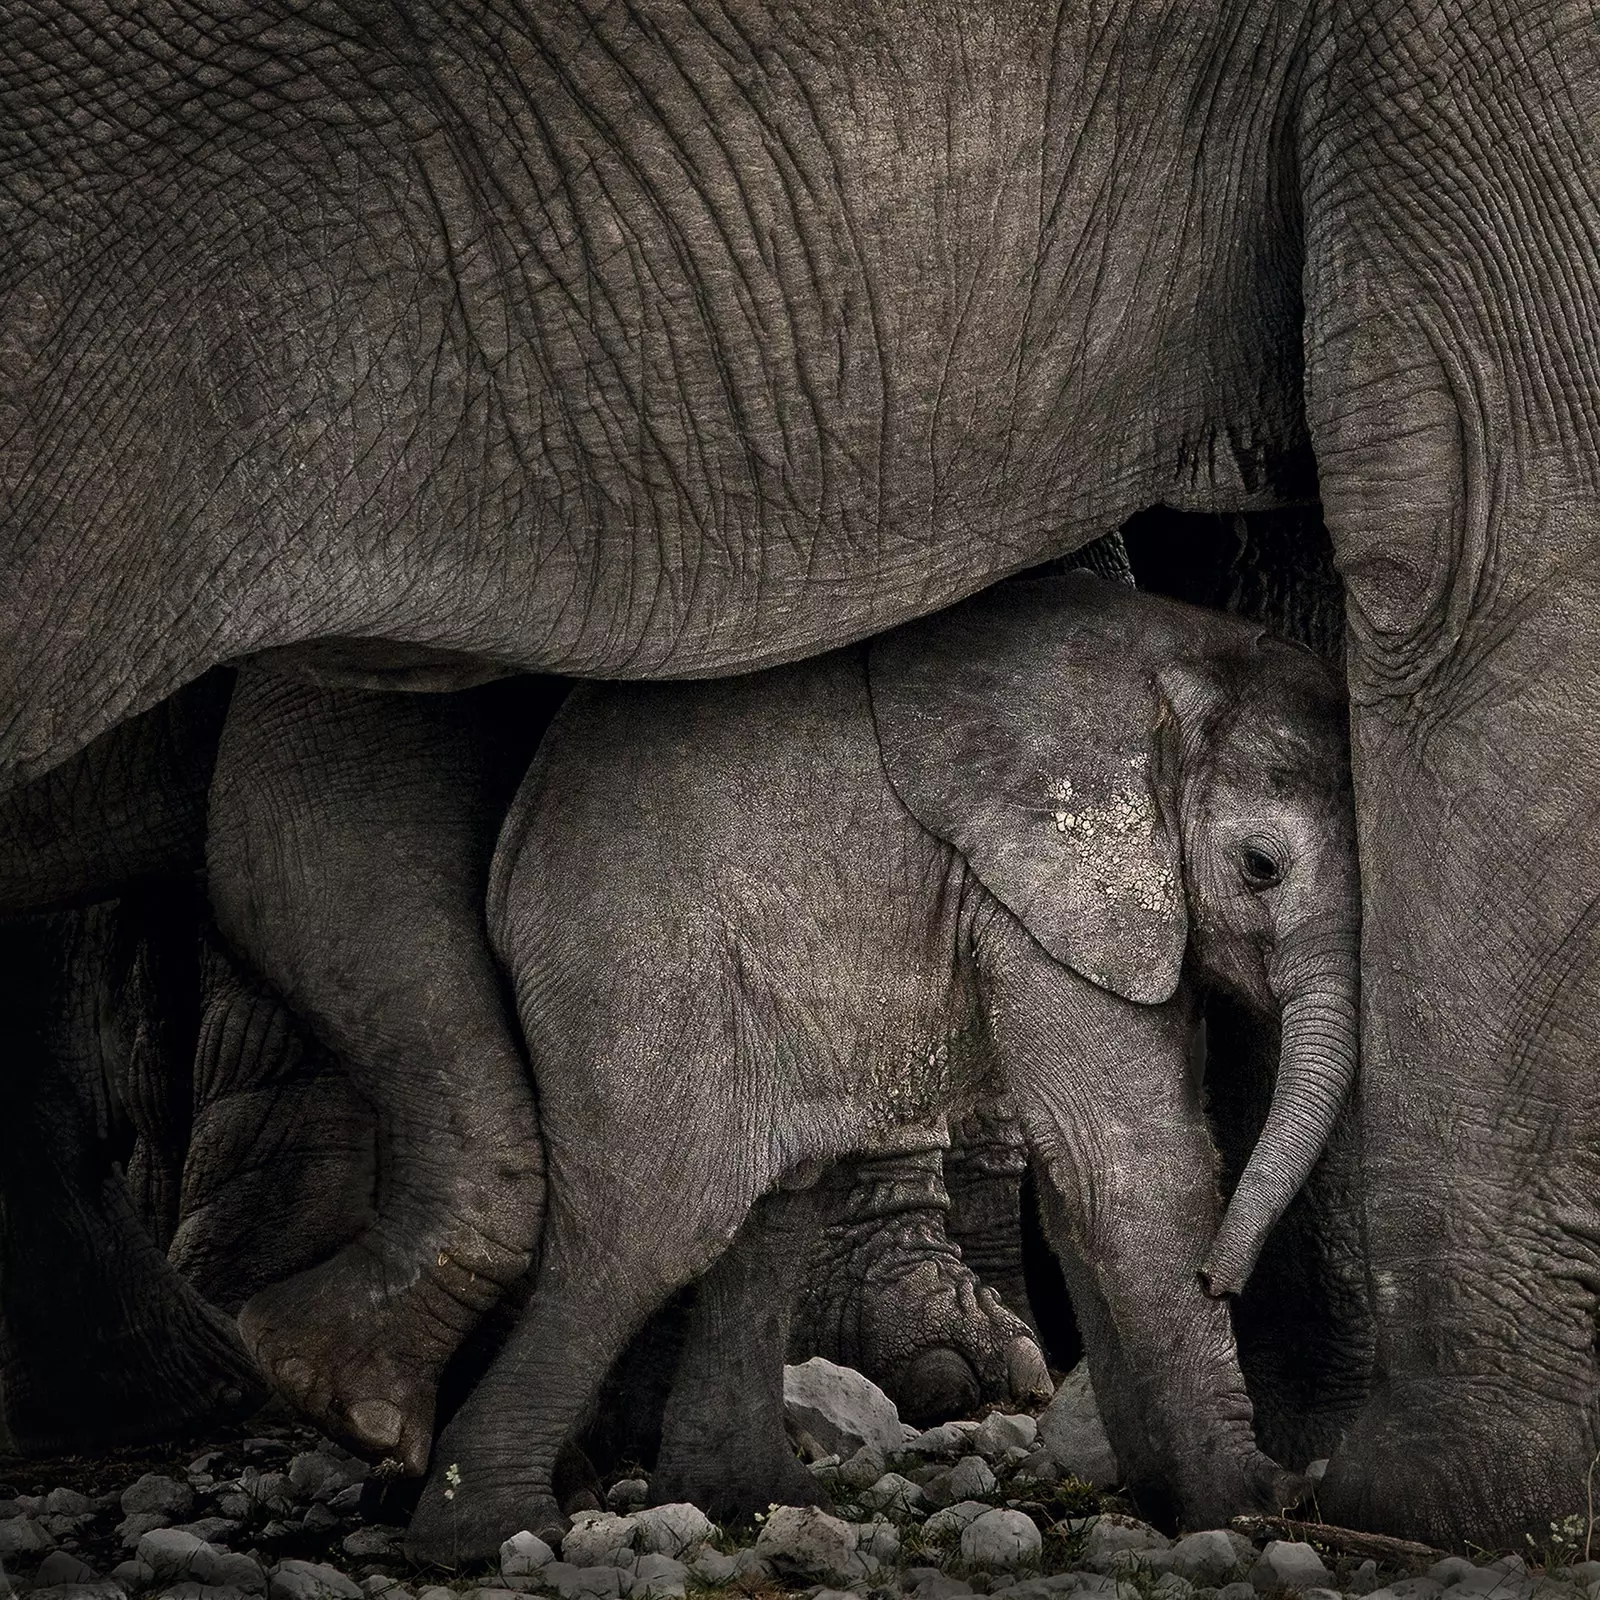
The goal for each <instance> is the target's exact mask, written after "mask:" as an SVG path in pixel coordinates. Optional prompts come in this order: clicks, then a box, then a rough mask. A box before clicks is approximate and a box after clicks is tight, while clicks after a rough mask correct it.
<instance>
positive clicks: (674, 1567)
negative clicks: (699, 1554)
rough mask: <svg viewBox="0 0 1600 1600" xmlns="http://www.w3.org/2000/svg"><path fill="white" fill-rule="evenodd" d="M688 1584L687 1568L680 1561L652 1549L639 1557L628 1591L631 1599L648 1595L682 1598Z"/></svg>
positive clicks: (645, 1597)
mask: <svg viewBox="0 0 1600 1600" xmlns="http://www.w3.org/2000/svg"><path fill="white" fill-rule="evenodd" d="M688 1584H689V1569H688V1568H687V1567H686V1566H685V1565H684V1564H683V1563H682V1562H681V1561H674V1560H673V1558H672V1557H671V1556H664V1555H659V1554H657V1553H655V1552H653V1551H652V1552H650V1553H649V1554H647V1555H642V1556H640V1557H639V1561H638V1565H637V1566H636V1567H635V1569H634V1575H633V1582H632V1584H631V1585H630V1586H629V1589H628V1593H629V1595H631V1596H632V1597H633V1600H647V1597H649V1596H658V1597H664V1596H671V1597H673V1600H682V1596H683V1593H684V1591H685V1590H686V1589H687V1588H688Z"/></svg>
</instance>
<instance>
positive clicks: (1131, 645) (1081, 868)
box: [870, 573, 1360, 1294]
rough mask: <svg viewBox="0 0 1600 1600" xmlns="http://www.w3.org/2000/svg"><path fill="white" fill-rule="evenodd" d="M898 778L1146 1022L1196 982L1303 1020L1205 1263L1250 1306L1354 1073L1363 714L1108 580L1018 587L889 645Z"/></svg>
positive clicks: (884, 712) (1022, 916)
mask: <svg viewBox="0 0 1600 1600" xmlns="http://www.w3.org/2000/svg"><path fill="white" fill-rule="evenodd" d="M870 671H871V679H872V695H873V706H874V712H875V715H876V717H877V721H878V730H879V737H880V742H881V744H882V747H883V752H884V761H885V766H886V770H887V771H888V773H889V776H890V779H891V781H892V782H893V783H894V785H895V788H896V789H897V791H898V792H899V794H900V796H901V798H902V799H903V800H905V802H906V804H907V806H908V807H909V808H910V810H911V811H912V812H913V813H914V814H915V815H916V816H917V817H919V818H920V819H921V820H922V821H923V823H924V824H925V825H927V826H928V827H929V828H930V829H932V831H933V832H935V833H937V834H938V835H940V837H942V838H944V839H947V840H948V841H949V842H950V843H951V844H953V845H954V846H955V847H956V848H957V849H958V850H960V851H961V853H962V854H963V855H964V856H965V857H966V859H967V861H968V863H969V864H970V865H971V867H972V869H973V871H974V872H975V873H976V875H977V877H978V878H979V880H980V881H981V882H982V883H983V884H984V886H985V887H986V888H987V889H988V890H989V891H990V892H991V893H992V894H993V895H994V896H995V898H996V899H998V900H999V901H1000V902H1001V903H1002V904H1003V905H1005V906H1006V907H1007V908H1008V909H1009V910H1010V911H1011V912H1012V913H1013V914H1014V915H1015V916H1016V917H1017V918H1018V919H1019V920H1020V921H1021V922H1022V923H1023V925H1024V926H1025V927H1026V928H1027V929H1028V931H1029V933H1031V934H1032V935H1033V937H1034V939H1035V940H1037V942H1038V943H1039V944H1040V945H1042V946H1043V947H1044V949H1045V950H1046V951H1047V952H1048V953H1049V954H1050V955H1052V956H1054V957H1055V958H1056V959H1057V960H1058V961H1060V962H1062V963H1063V964H1064V965H1066V966H1069V967H1071V968H1073V969H1074V970H1075V971H1077V972H1079V973H1080V974H1082V975H1083V976H1084V977H1085V978H1088V979H1089V980H1090V981H1092V982H1093V983H1095V984H1097V985H1099V986H1100V987H1101V988H1103V989H1106V990H1109V991H1111V992H1112V993H1115V994H1118V995H1121V996H1122V997H1123V998H1124V999H1126V1000H1128V1001H1130V1002H1134V1003H1138V1004H1144V1005H1158V1004H1163V1003H1165V1002H1166V1001H1168V1000H1170V999H1171V997H1172V996H1173V994H1174V992H1175V991H1176V990H1177V987H1178V984H1179V981H1180V979H1181V977H1182V974H1183V971H1184V968H1185V966H1186V964H1187V965H1188V966H1189V967H1190V968H1192V969H1193V970H1194V971H1195V972H1196V973H1197V974H1198V975H1199V976H1201V977H1203V978H1205V979H1206V980H1208V981H1210V982H1212V983H1215V984H1217V985H1219V986H1222V987H1225V988H1227V989H1229V990H1231V991H1233V992H1234V993H1235V994H1237V995H1239V996H1240V997H1241V998H1243V999H1244V1000H1245V1001H1246V1002H1247V1003H1249V1004H1251V1005H1253V1006H1254V1007H1255V1008H1256V1009H1258V1010H1260V1011H1262V1012H1265V1013H1270V1014H1272V1015H1275V1016H1279V1017H1281V1019H1282V1025H1283V1053H1282V1056H1281V1058H1280V1063H1279V1071H1278V1078H1277V1083H1276V1086H1275V1089H1274V1092H1273V1102H1272V1109H1271V1112H1270V1113H1269V1115H1268V1119H1267V1123H1266V1126H1265V1127H1264V1129H1263V1130H1262V1134H1261V1137H1260V1139H1259V1140H1258V1141H1257V1144H1256V1148H1255V1150H1254V1152H1253V1153H1252V1155H1251V1158H1250V1162H1249V1164H1248V1166H1247V1167H1246V1169H1245V1173H1244V1175H1243V1177H1242V1178H1241V1180H1240V1183H1239V1186H1238V1188H1237V1190H1236V1191H1235V1193H1234V1196H1233V1199H1232V1201H1231V1202H1230V1204H1229V1207H1228V1212H1227V1215H1226V1217H1225V1218H1224V1221H1223V1224H1222V1227H1221V1229H1220V1230H1219V1232H1218V1234H1217V1238H1216V1241H1215V1244H1214V1246H1213V1249H1212V1251H1211V1254H1210V1257H1209V1259H1208V1261H1207V1263H1206V1267H1205V1274H1204V1276H1205V1279H1206V1282H1207V1285H1208V1287H1209V1288H1210V1289H1211V1290H1212V1292H1213V1293H1216V1294H1225V1293H1234V1292H1237V1291H1238V1289H1240V1288H1241V1287H1242V1286H1243V1284H1244V1281H1245V1279H1246V1278H1247V1277H1248V1276H1249V1273H1250V1270H1251V1268H1252V1267H1253V1266H1254V1264H1255V1260H1256V1256H1257V1255H1258V1253H1259V1252H1260V1249H1261V1246H1262V1244H1263V1242H1264V1241H1265V1239H1266V1236H1267V1234H1268V1232H1269V1231H1270V1230H1271V1228H1272V1226H1273V1224H1274V1223H1275V1222H1276V1221H1277V1219H1278V1217H1279V1216H1281V1215H1282V1213H1283V1210H1284V1208H1285V1207H1286V1206H1287V1205H1288V1203H1289V1201H1290V1200H1291V1199H1292V1198H1293V1197H1294V1195H1295V1193H1296V1191H1297V1190H1298V1189H1299V1187H1300V1185H1301V1184H1302V1183H1303V1182H1304V1180H1305V1178H1306V1176H1307V1175H1308V1173H1309V1172H1310V1170H1311V1168H1312V1166H1313V1165H1314V1164H1315V1163H1316V1160H1317V1157H1318V1156H1319V1155H1320V1154H1321V1152H1322V1150H1323V1148H1324V1146H1325V1145H1326V1143H1327V1140H1328V1138H1329V1135H1330V1134H1331V1132H1332V1130H1333V1126H1334V1123H1335V1122H1336V1120H1337V1118H1338V1115H1339V1112H1340V1109H1341V1108H1342V1106H1343V1104H1344V1101H1345V1099H1346V1097H1347V1096H1348V1094H1349V1090H1350V1086H1351V1083H1352V1081H1353V1079H1354V1075H1355V1066H1356V1045H1357V1023H1356V982H1357V961H1358V921H1359V905H1360V896H1359V888H1358V884H1357V877H1356V858H1355V829H1354V818H1353V808H1352V802H1351V794H1350V775H1349V760H1348V747H1347V739H1346V732H1345V727H1346V714H1345V697H1344V694H1343V691H1342V689H1341V687H1340V685H1339V684H1338V683H1337V682H1336V680H1335V679H1334V677H1333V675H1332V674H1331V673H1329V672H1328V670H1327V669H1326V668H1325V667H1324V666H1323V665H1322V664H1321V663H1320V662H1319V661H1318V660H1317V659H1316V658H1315V657H1313V656H1312V655H1311V654H1310V653H1309V652H1308V651H1305V650H1301V649H1299V648H1298V647H1297V646H1293V645H1288V644H1283V643H1280V642H1278V641H1276V640H1274V639H1272V638H1270V637H1269V636H1267V635H1266V634H1265V633H1264V632H1263V630H1262V629H1261V628H1259V627H1256V626H1253V625H1250V624H1247V623H1245V622H1242V621H1240V620H1239V619H1238V618H1235V617H1229V616H1226V615H1223V614H1221V613H1217V612H1209V611H1202V610H1199V609H1196V608H1194V607H1190V606H1181V605H1177V604H1175V603H1173V602H1170V601H1164V600H1159V599H1156V598H1154V597H1152V596H1149V595H1142V594H1139V593H1137V592H1136V591H1133V590H1130V589H1128V588H1126V587H1124V586H1122V585H1118V584H1109V583H1105V582H1102V581H1101V580H1098V579H1094V578H1091V577H1089V576H1087V575H1086V574H1081V573H1074V574H1071V575H1069V576H1067V577H1063V578H1056V579H1047V580H1039V581H1033V582H1026V583H1017V584H1002V585H1000V586H999V587H997V588H995V589H992V590H989V591H988V592H987V593H985V594H984V595H981V596H979V597H977V598H976V599H975V600H973V601H969V602H968V603H967V604H966V605H965V606H961V607H957V608H956V609H955V610H953V611H951V612H948V613H945V614H944V615H943V616H942V617H937V618H931V619H929V620H928V621H927V622H924V623H919V624H916V625H915V626H914V627H913V628H910V629H904V630H901V631H900V633H898V634H894V635H890V636H888V637H887V638H886V639H884V640H882V641H880V642H879V643H878V644H877V645H875V646H874V649H873V654H872V664H871V669H870Z"/></svg>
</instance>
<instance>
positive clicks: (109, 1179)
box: [0, 673, 264, 1455]
mask: <svg viewBox="0 0 1600 1600" xmlns="http://www.w3.org/2000/svg"><path fill="white" fill-rule="evenodd" d="M230 688H231V676H230V675H229V674H226V673H218V674H213V675H211V676H210V677H208V678H206V679H204V680H201V681H200V682H198V683H196V684H193V685H191V686H190V687H189V688H188V689H186V690H185V691H184V692H182V693H181V694H179V695H177V696H175V697H174V698H173V699H172V700H170V701H167V702H165V703H164V704H163V705H161V706H159V707H157V708H156V709H155V710H154V711H152V712H150V713H148V714H146V715H145V716H142V717H139V718H135V719H133V720H132V721H130V722H127V723H124V724H122V725H121V726H119V727H118V728H115V729H113V730H112V731H111V732H109V733H107V734H106V735H104V736H103V737H102V738H100V739H98V740H96V741H95V742H94V744H92V745H91V746H89V748H88V749H86V750H84V751H82V752H81V753H80V754H79V755H78V756H76V757H74V758H73V759H72V760H70V761H68V762H66V763H64V764H63V765H62V766H60V767H58V768H56V769H55V770H54V771H52V772H51V773H50V774H48V775H47V776H46V777H44V778H41V779H39V780H38V781H36V782H34V783H32V784H27V785H24V786H22V787H21V788H18V789H13V790H11V791H10V792H9V793H7V794H4V795H0V913H3V914H4V915H5V917H6V918H7V920H4V921H0V948H3V956H0V1026H3V1061H0V1434H4V1435H5V1436H6V1437H7V1438H8V1439H9V1445H10V1448H12V1449H15V1450H17V1451H19V1452H22V1453H25V1454H30V1455H61V1454H69V1453H74V1452H79V1451H87V1450H95V1449H103V1448H106V1447H108V1446H110V1445H115V1444H135V1443H147V1442H150V1441H153V1440H159V1439H165V1438H171V1437H174V1436H176V1435H180V1434H184V1433H188V1432H193V1431H196V1430H199V1429H203V1428H205V1427H207V1426H209V1425H212V1424H215V1423H216V1422H218V1421H219V1420H224V1419H227V1418H230V1417H233V1416H236V1415H240V1414H242V1413H243V1412H246V1411H248V1410H250V1409H252V1408H253V1407H254V1406H255V1405H256V1404H258V1403H259V1402H260V1400H261V1398H262V1397H263V1394H264V1391H263V1389H262V1386H261V1384H260V1381H259V1378H258V1377H257V1375H256V1373H255V1370H254V1368H253V1367H252V1365H251V1363H250V1361H249V1358H248V1356H247V1354H246V1352H245V1350H244V1348H243V1347H242V1345H241V1344H240V1343H239V1340H238V1337H237V1335H236V1334H235V1332H234V1330H233V1326H232V1319H231V1318H230V1317H227V1316H225V1315H223V1314H221V1313H220V1312H219V1311H218V1310H216V1309H214V1308H213V1307H212V1306H211V1305H209V1304H207V1303H205V1301H204V1299H203V1297H201V1296H197V1294H196V1292H195V1290H194V1288H193V1286H191V1285H190V1284H189V1283H187V1282H186V1281H185V1279H184V1278H183V1276H181V1275H180V1273H178V1272H177V1271H175V1270H174V1269H173V1267H172V1265H171V1264H170V1263H169V1261H168V1260H167V1259H166V1258H165V1256H164V1255H163V1251H164V1250H165V1249H166V1246H167V1244H168V1241H169V1240H170V1239H171V1237H172V1232H173V1228H174V1225H175V1223H176V1221H177V1217H178V1214H179V1211H180V1208H181V1198H180V1192H179V1191H180V1179H179V1171H180V1168H181V1165H182V1161H183V1150H184V1146H185V1144H186V1142H187V1140H188V1138H189V1135H190V1113H191V1105H190V1064H191V1060H192V1058H193V1054H194V1040H195V1030H196V1026H197V1021H198V1018H197V1009H198V1005H199V984H200V973H199V967H198V952H199V931H198V930H199V926H200V909H201V902H200V901H199V899H198V897H197V891H196V888H195V885H194V881H193V880H194V874H195V872H196V870H197V869H198V868H199V866H200V865H201V863H202V860H203V837H204V817H205V795H206V788H207V785H208V783H209V781H210V775H211V764H212V759H213V756H214V754H215V750H216V741H217V737H218V734H219V732H220V729H221V725H222V719H223V716H224V714H225V712H226V709H227V704H228V695H229V691H230ZM67 906H71V907H81V908H82V909H74V910H70V911H60V910H58V911H55V912H53V913H48V914H46V913H47V908H51V907H57V908H59V907H67ZM18 913H31V914H25V915H19V914H18Z"/></svg>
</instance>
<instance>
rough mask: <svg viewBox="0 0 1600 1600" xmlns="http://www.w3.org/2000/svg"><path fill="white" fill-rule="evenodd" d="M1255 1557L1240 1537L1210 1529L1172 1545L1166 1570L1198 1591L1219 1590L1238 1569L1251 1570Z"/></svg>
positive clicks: (1247, 1543)
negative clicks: (1194, 1586) (1195, 1587)
mask: <svg viewBox="0 0 1600 1600" xmlns="http://www.w3.org/2000/svg"><path fill="white" fill-rule="evenodd" d="M1255 1554H1256V1551H1255V1546H1254V1545H1253V1544H1251V1543H1250V1541H1249V1540H1248V1539H1246V1538H1245V1536H1244V1535H1243V1534H1242V1533H1233V1532H1231V1531H1229V1530H1226V1529H1223V1528H1212V1529H1210V1530H1209V1531H1208V1532H1206V1533H1191V1534H1190V1535H1189V1536H1188V1537H1187V1538H1185V1539H1180V1540H1179V1541H1178V1542H1177V1543H1176V1544H1175V1545H1173V1547H1172V1550H1171V1560H1170V1561H1169V1562H1168V1570H1169V1571H1172V1572H1176V1573H1177V1574H1178V1576H1179V1577H1180V1578H1187V1579H1188V1580H1189V1582H1190V1583H1192V1584H1194V1585H1196V1586H1197V1587H1200V1588H1213V1589H1214V1588H1220V1587H1221V1586H1222V1585H1223V1584H1225V1583H1227V1582H1228V1581H1229V1580H1230V1579H1231V1578H1232V1577H1233V1576H1234V1574H1235V1573H1237V1572H1239V1571H1240V1570H1241V1569H1243V1570H1245V1571H1248V1570H1249V1568H1250V1567H1251V1566H1254V1565H1255Z"/></svg>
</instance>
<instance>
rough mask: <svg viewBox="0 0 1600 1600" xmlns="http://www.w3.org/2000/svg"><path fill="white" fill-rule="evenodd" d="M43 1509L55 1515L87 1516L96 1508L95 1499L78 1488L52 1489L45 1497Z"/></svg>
mask: <svg viewBox="0 0 1600 1600" xmlns="http://www.w3.org/2000/svg"><path fill="white" fill-rule="evenodd" d="M43 1509H44V1510H45V1511H47V1512H49V1513H50V1515H51V1516H53V1517H86V1516H88V1515H89V1514H90V1513H91V1512H92V1511H93V1510H94V1501H93V1500H91V1499H90V1498H89V1497H88V1495H86V1494H79V1493H78V1491H77V1490H76V1489H52V1490H51V1491H50V1493H49V1494H47V1495H46V1496H45V1497H44V1506H43Z"/></svg>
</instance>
